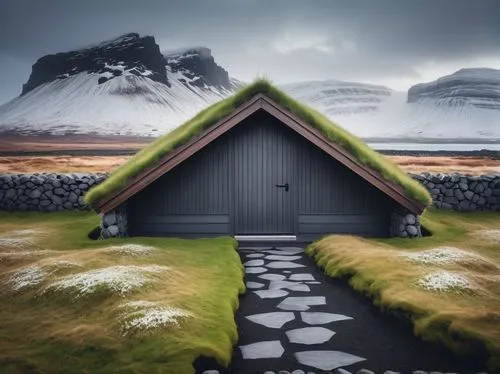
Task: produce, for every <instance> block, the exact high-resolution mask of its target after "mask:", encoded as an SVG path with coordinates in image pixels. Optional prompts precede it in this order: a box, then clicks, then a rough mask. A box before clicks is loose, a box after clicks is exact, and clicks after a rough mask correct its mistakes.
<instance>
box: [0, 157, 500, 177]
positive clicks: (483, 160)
mask: <svg viewBox="0 0 500 374" xmlns="http://www.w3.org/2000/svg"><path fill="white" fill-rule="evenodd" d="M129 157H130V156H6V157H0V173H34V172H82V173H83V172H89V173H90V172H92V173H96V172H109V171H111V170H113V169H114V168H116V167H118V166H120V165H121V164H123V163H124V162H126V161H127V160H128V159H129ZM387 157H389V158H390V159H391V160H392V161H394V162H395V163H397V164H398V165H399V166H401V167H402V168H403V169H404V170H406V171H408V172H412V173H421V172H430V173H452V172H458V173H464V174H472V175H480V174H492V173H500V160H494V159H490V158H487V157H465V156H464V157H444V156H439V157H430V156H425V157H417V156H387Z"/></svg>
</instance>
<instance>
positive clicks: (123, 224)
mask: <svg viewBox="0 0 500 374" xmlns="http://www.w3.org/2000/svg"><path fill="white" fill-rule="evenodd" d="M127 235H128V220H127V208H126V205H125V204H122V205H120V206H119V207H117V208H115V209H113V210H112V211H111V212H108V213H106V214H103V215H101V237H102V238H104V239H107V238H123V237H126V236H127Z"/></svg>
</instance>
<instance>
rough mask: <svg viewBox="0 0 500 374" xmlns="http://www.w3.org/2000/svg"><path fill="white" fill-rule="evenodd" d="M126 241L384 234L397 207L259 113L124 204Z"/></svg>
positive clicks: (327, 156)
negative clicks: (130, 238) (136, 238)
mask: <svg viewBox="0 0 500 374" xmlns="http://www.w3.org/2000/svg"><path fill="white" fill-rule="evenodd" d="M126 204H127V216H128V230H129V234H130V235H132V236H138V235H140V236H176V237H207V236H220V235H296V236H297V239H298V240H304V241H308V240H313V239H316V238H318V237H320V236H322V235H326V234H332V233H347V234H354V235H362V236H382V237H384V236H388V235H389V227H390V216H391V213H392V212H393V210H394V208H395V206H396V204H395V203H394V202H393V201H392V199H390V198H389V197H388V196H387V195H386V194H384V193H383V192H381V191H380V190H378V189H377V188H374V187H373V185H371V184H370V183H368V182H367V181H366V180H365V179H363V178H361V177H360V176H358V175H357V174H355V172H353V171H352V170H350V169H349V168H347V167H346V166H344V165H342V164H341V163H340V162H338V161H336V160H335V159H333V158H332V157H331V156H330V155H328V154H327V153H325V152H324V151H323V150H321V149H319V148H318V147H316V146H315V145H313V144H312V143H310V142H309V141H308V140H306V139H305V138H304V137H302V136H301V135H299V134H298V133H296V132H295V131H294V130H292V129H290V128H289V127H288V126H286V125H284V124H282V123H280V122H279V120H278V119H276V118H275V117H273V116H272V115H270V114H268V113H266V112H264V111H258V112H256V113H254V114H253V115H252V116H250V117H249V118H247V119H245V120H244V121H242V122H241V123H239V124H238V125H237V126H235V127H234V128H233V129H231V130H229V131H228V132H227V133H225V134H223V135H222V136H221V137H219V138H218V139H216V140H214V141H213V142H211V143H210V144H208V145H207V146H206V147H204V148H203V149H201V150H200V151H198V152H197V153H195V154H194V155H193V156H191V157H189V158H188V159H187V160H185V161H184V162H182V163H181V164H179V165H177V166H176V167H174V168H173V169H172V170H170V171H169V172H167V173H166V174H164V175H163V176H161V177H160V178H158V179H157V180H156V181H154V182H153V183H151V184H150V185H148V186H147V187H145V188H144V189H142V190H141V191H139V192H138V193H137V194H135V195H134V196H132V197H131V198H130V199H129V200H128V201H127V203H126Z"/></svg>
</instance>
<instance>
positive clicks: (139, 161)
mask: <svg viewBox="0 0 500 374" xmlns="http://www.w3.org/2000/svg"><path fill="white" fill-rule="evenodd" d="M257 93H262V94H264V95H266V96H267V97H269V98H270V99H272V100H274V101H275V102H277V103H278V104H279V105H281V106H282V107H284V108H285V109H287V110H289V111H290V112H292V113H293V114H295V115H296V116H297V117H299V118H300V119H302V120H303V121H304V122H306V123H307V124H309V125H310V126H312V127H315V128H316V129H318V130H320V131H321V132H322V133H323V134H324V135H325V136H326V137H327V138H328V139H329V140H330V141H332V142H334V143H337V144H340V145H342V146H343V147H344V148H345V149H346V150H347V151H348V152H349V153H350V154H352V155H353V156H354V157H355V158H356V159H357V160H358V161H359V162H361V163H362V164H363V165H366V166H368V167H370V168H372V169H374V170H376V171H378V172H379V173H380V174H381V176H382V177H383V178H384V179H385V180H387V181H390V182H393V183H395V184H397V185H399V186H401V187H402V188H403V190H404V191H405V192H406V194H407V195H408V196H409V197H411V198H412V199H414V200H416V201H418V202H420V203H422V204H425V205H429V203H430V202H431V197H430V195H429V192H428V191H427V189H425V187H423V186H422V185H420V183H418V182H417V181H415V180H413V179H412V178H411V177H410V176H408V174H407V173H406V172H405V171H403V170H402V169H401V168H399V166H397V165H396V164H394V163H393V162H391V161H389V160H388V159H387V158H386V157H384V156H383V155H381V154H380V153H378V152H376V151H374V150H373V149H372V148H370V147H369V146H368V145H367V144H366V143H365V142H363V141H362V140H361V139H359V138H357V137H356V136H354V135H352V134H351V133H349V132H348V131H346V130H344V129H343V128H342V127H340V126H338V125H336V124H335V123H333V122H331V121H330V120H329V119H327V118H326V117H325V116H323V115H322V114H320V113H319V112H317V111H316V110H314V109H312V108H310V107H308V106H307V105H305V104H302V103H300V102H298V101H297V100H295V99H292V98H291V97H290V96H288V95H287V94H285V93H284V92H283V91H281V90H279V89H278V88H276V87H275V86H273V85H272V84H271V83H270V82H269V81H267V80H265V79H258V80H256V81H254V82H253V83H251V84H249V85H246V86H244V87H242V88H241V89H239V90H238V91H237V92H236V93H235V94H234V95H232V96H230V97H228V98H227V99H224V100H221V101H219V102H217V103H215V104H213V105H211V106H209V107H208V108H206V109H204V110H202V111H201V112H200V113H198V114H197V115H196V116H194V117H193V118H191V119H190V120H188V121H187V122H185V123H184V124H182V125H181V126H179V127H177V128H176V129H174V130H172V131H171V132H169V133H167V134H165V135H163V136H161V137H159V138H158V139H156V140H155V141H154V142H152V143H151V144H150V145H148V146H146V147H144V148H143V149H141V150H140V151H139V152H138V153H137V154H135V155H134V156H133V157H132V158H131V159H130V160H129V161H128V162H126V163H125V164H123V165H121V166H120V167H118V168H117V169H115V170H114V171H113V172H112V173H111V175H110V176H109V177H108V178H107V179H106V180H105V181H104V182H103V183H101V184H100V185H98V186H96V187H94V188H92V189H91V190H90V191H89V192H88V193H87V194H86V195H85V201H86V202H87V204H89V205H96V203H97V202H99V201H100V200H102V199H103V198H105V197H106V196H108V195H110V194H112V193H115V192H117V191H119V190H120V189H121V188H123V187H124V186H125V185H126V183H127V181H129V180H130V179H131V178H133V177H135V176H137V175H138V174H140V173H141V172H142V171H144V170H145V169H147V168H148V167H150V166H152V165H154V164H155V163H156V162H157V161H158V160H159V159H161V158H162V157H163V156H165V155H166V154H167V153H169V152H170V151H172V150H174V149H176V148H177V147H179V146H181V145H182V144H184V143H186V142H187V141H189V140H190V139H191V138H193V137H194V136H196V135H198V134H200V133H201V132H203V131H204V130H206V129H207V128H209V127H210V126H212V125H214V124H215V123H217V122H218V121H219V120H221V119H222V118H224V117H227V116H228V115H230V114H231V113H232V112H233V111H234V110H235V109H236V108H237V107H238V106H240V105H241V104H243V103H245V102H246V101H248V100H250V99H251V98H252V97H253V96H254V95H256V94H257Z"/></svg>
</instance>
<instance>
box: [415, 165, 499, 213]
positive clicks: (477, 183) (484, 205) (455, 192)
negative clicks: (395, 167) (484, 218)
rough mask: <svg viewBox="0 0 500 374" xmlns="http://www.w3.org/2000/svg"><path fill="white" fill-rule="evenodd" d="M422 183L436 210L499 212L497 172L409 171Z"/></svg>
mask: <svg viewBox="0 0 500 374" xmlns="http://www.w3.org/2000/svg"><path fill="white" fill-rule="evenodd" d="M410 175H411V176H412V177H413V178H414V179H416V180H418V181H419V182H420V183H422V184H423V185H424V186H425V187H426V188H427V189H428V190H429V192H430V194H431V196H432V201H433V205H434V206H435V207H436V208H439V209H446V210H457V211H463V212H474V211H478V210H489V211H500V175H481V176H467V175H461V174H429V173H423V174H410Z"/></svg>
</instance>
